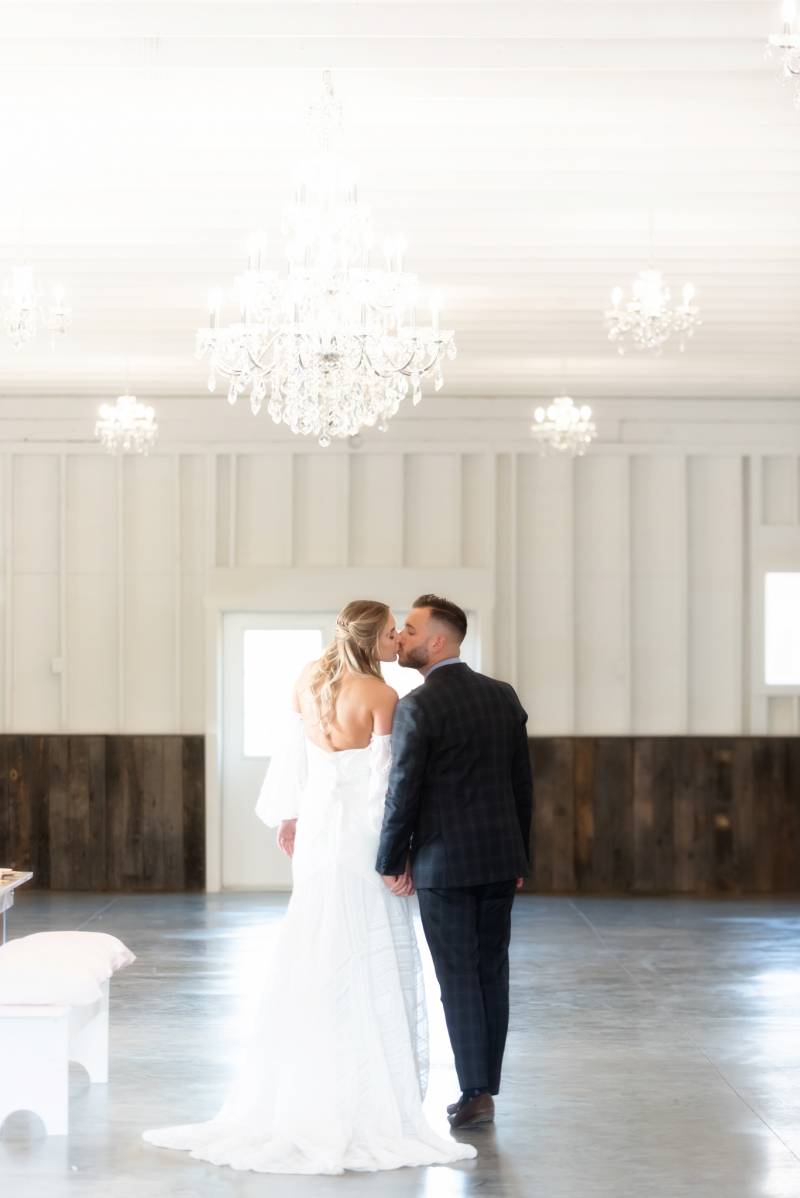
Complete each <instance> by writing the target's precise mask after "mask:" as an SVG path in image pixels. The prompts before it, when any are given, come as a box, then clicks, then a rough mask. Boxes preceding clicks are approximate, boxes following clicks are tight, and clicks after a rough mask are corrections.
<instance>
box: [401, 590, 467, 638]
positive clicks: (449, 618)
mask: <svg viewBox="0 0 800 1198" xmlns="http://www.w3.org/2000/svg"><path fill="white" fill-rule="evenodd" d="M412 607H429V608H430V609H431V616H432V618H433V619H434V620H438V621H439V623H440V624H445V625H446V626H447V627H448V628H449V629H450V631H451V632H452V633H453V634H454V636H455V637H456V639H457V640H458V643H459V645H460V644H461V642H462V641H463V639H464V637H465V636H466V635H467V617H466V615H465V614H464V612H463V611H462V609H461V608H460V607H459V606H458V604H457V603H452V602H451V601H450V600H449V599H443V598H442V596H441V595H420V597H419V599H415V600H414V602H413V604H412Z"/></svg>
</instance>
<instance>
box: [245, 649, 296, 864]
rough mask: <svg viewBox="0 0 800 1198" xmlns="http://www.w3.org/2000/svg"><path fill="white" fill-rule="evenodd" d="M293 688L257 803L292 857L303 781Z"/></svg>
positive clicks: (262, 816)
mask: <svg viewBox="0 0 800 1198" xmlns="http://www.w3.org/2000/svg"><path fill="white" fill-rule="evenodd" d="M304 675H305V671H304V673H303V675H301V677H300V679H298V683H297V685H295V687H294V690H293V691H292V698H291V702H290V711H288V712H287V713H286V727H285V729H283V730H282V733H281V736H280V738H279V740H278V743H277V746H276V749H275V752H274V754H273V756H272V759H271V761H270V763H269V768H268V770H267V775H266V777H265V779H264V782H263V784H262V786H261V792H260V794H259V796H258V802H257V804H256V815H257V816H258V818H259V819H261V820H263V821H264V823H265V824H267V825H268V826H270V827H273V828H274V827H276V826H277V828H278V837H277V839H278V846H279V847H280V848H281V850H282V851H283V852H284V853H286V854H287V856H289V857H291V855H292V853H293V851H294V836H295V828H296V825H297V816H298V813H299V804H300V797H301V795H302V793H303V790H304V789H305V784H306V771H307V760H306V742H305V732H304V729H303V717H302V715H301V714H300V703H299V698H298V692H299V686H300V683H301V682H302V679H303V677H304Z"/></svg>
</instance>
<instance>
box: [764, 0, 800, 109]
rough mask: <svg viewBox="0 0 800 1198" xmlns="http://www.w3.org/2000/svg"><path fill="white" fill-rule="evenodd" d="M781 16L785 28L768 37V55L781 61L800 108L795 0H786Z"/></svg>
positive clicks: (784, 76) (799, 54)
mask: <svg viewBox="0 0 800 1198" xmlns="http://www.w3.org/2000/svg"><path fill="white" fill-rule="evenodd" d="M781 16H782V22H783V28H782V29H781V32H780V33H773V34H772V36H771V37H770V38H769V39H768V41H767V57H768V58H772V59H777V60H778V61H779V63H780V68H781V75H782V77H783V80H784V82H785V83H787V84H789V85H790V86H792V87H793V88H794V103H795V107H796V108H800V35H799V34H797V33H796V32H795V20H796V17H797V5H796V2H795V0H784V3H783V7H782V10H781Z"/></svg>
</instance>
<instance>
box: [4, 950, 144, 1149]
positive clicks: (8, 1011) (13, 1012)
mask: <svg viewBox="0 0 800 1198" xmlns="http://www.w3.org/2000/svg"><path fill="white" fill-rule="evenodd" d="M135 959H136V958H135V957H134V955H133V953H132V952H131V951H130V949H128V948H127V947H126V945H124V944H123V943H122V941H120V940H117V939H116V938H115V937H114V936H110V935H108V934H107V933H87V932H47V933H38V934H35V935H32V936H27V937H22V939H21V940H18V941H13V940H12V941H10V942H9V943H8V944H6V945H4V946H2V947H0V1128H2V1125H3V1123H4V1122H5V1120H6V1119H7V1118H8V1116H9V1115H11V1114H13V1113H14V1112H16V1111H30V1112H32V1113H33V1114H36V1115H38V1116H39V1118H40V1119H41V1120H42V1122H43V1123H44V1125H45V1128H46V1129H47V1132H48V1134H49V1135H56V1136H63V1135H66V1134H67V1131H68V1127H69V1104H68V1091H69V1062H70V1061H76V1062H77V1063H78V1064H79V1065H83V1067H84V1069H85V1070H86V1071H87V1073H88V1074H89V1080H90V1081H91V1082H95V1083H96V1082H100V1083H102V1082H107V1081H108V993H109V985H110V976H112V975H113V973H114V972H115V971H116V970H117V969H120V968H123V967H124V966H125V965H129V964H130V963H131V962H132V961H134V960H135ZM49 1000H52V1001H49Z"/></svg>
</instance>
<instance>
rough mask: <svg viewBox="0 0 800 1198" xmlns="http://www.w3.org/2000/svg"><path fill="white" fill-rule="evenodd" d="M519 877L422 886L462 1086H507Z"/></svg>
mask: <svg viewBox="0 0 800 1198" xmlns="http://www.w3.org/2000/svg"><path fill="white" fill-rule="evenodd" d="M515 892H516V880H515V879H514V878H512V879H510V880H509V881H507V882H485V883H483V885H481V886H447V887H442V888H436V887H433V888H431V887H421V888H420V889H418V891H417V895H418V897H419V910H420V915H421V916H422V927H423V930H424V932H425V939H426V940H427V941H428V947H429V948H430V950H431V956H432V957H433V964H434V967H435V969H436V977H437V979H438V981H439V989H440V990H441V994H442V1005H443V1007H444V1015H445V1019H446V1021H447V1030H448V1033H449V1035H450V1043H451V1045H452V1048H453V1055H454V1057H455V1061H456V1072H457V1074H458V1081H459V1084H460V1086H461V1089H462V1090H473V1089H474V1090H488V1091H489V1092H490V1093H491V1094H497V1093H498V1091H499V1089H500V1070H501V1068H502V1064H503V1050H504V1048H505V1044H506V1033H507V1031H508V942H509V939H510V937H511V907H512V905H513V902H514V894H515Z"/></svg>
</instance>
